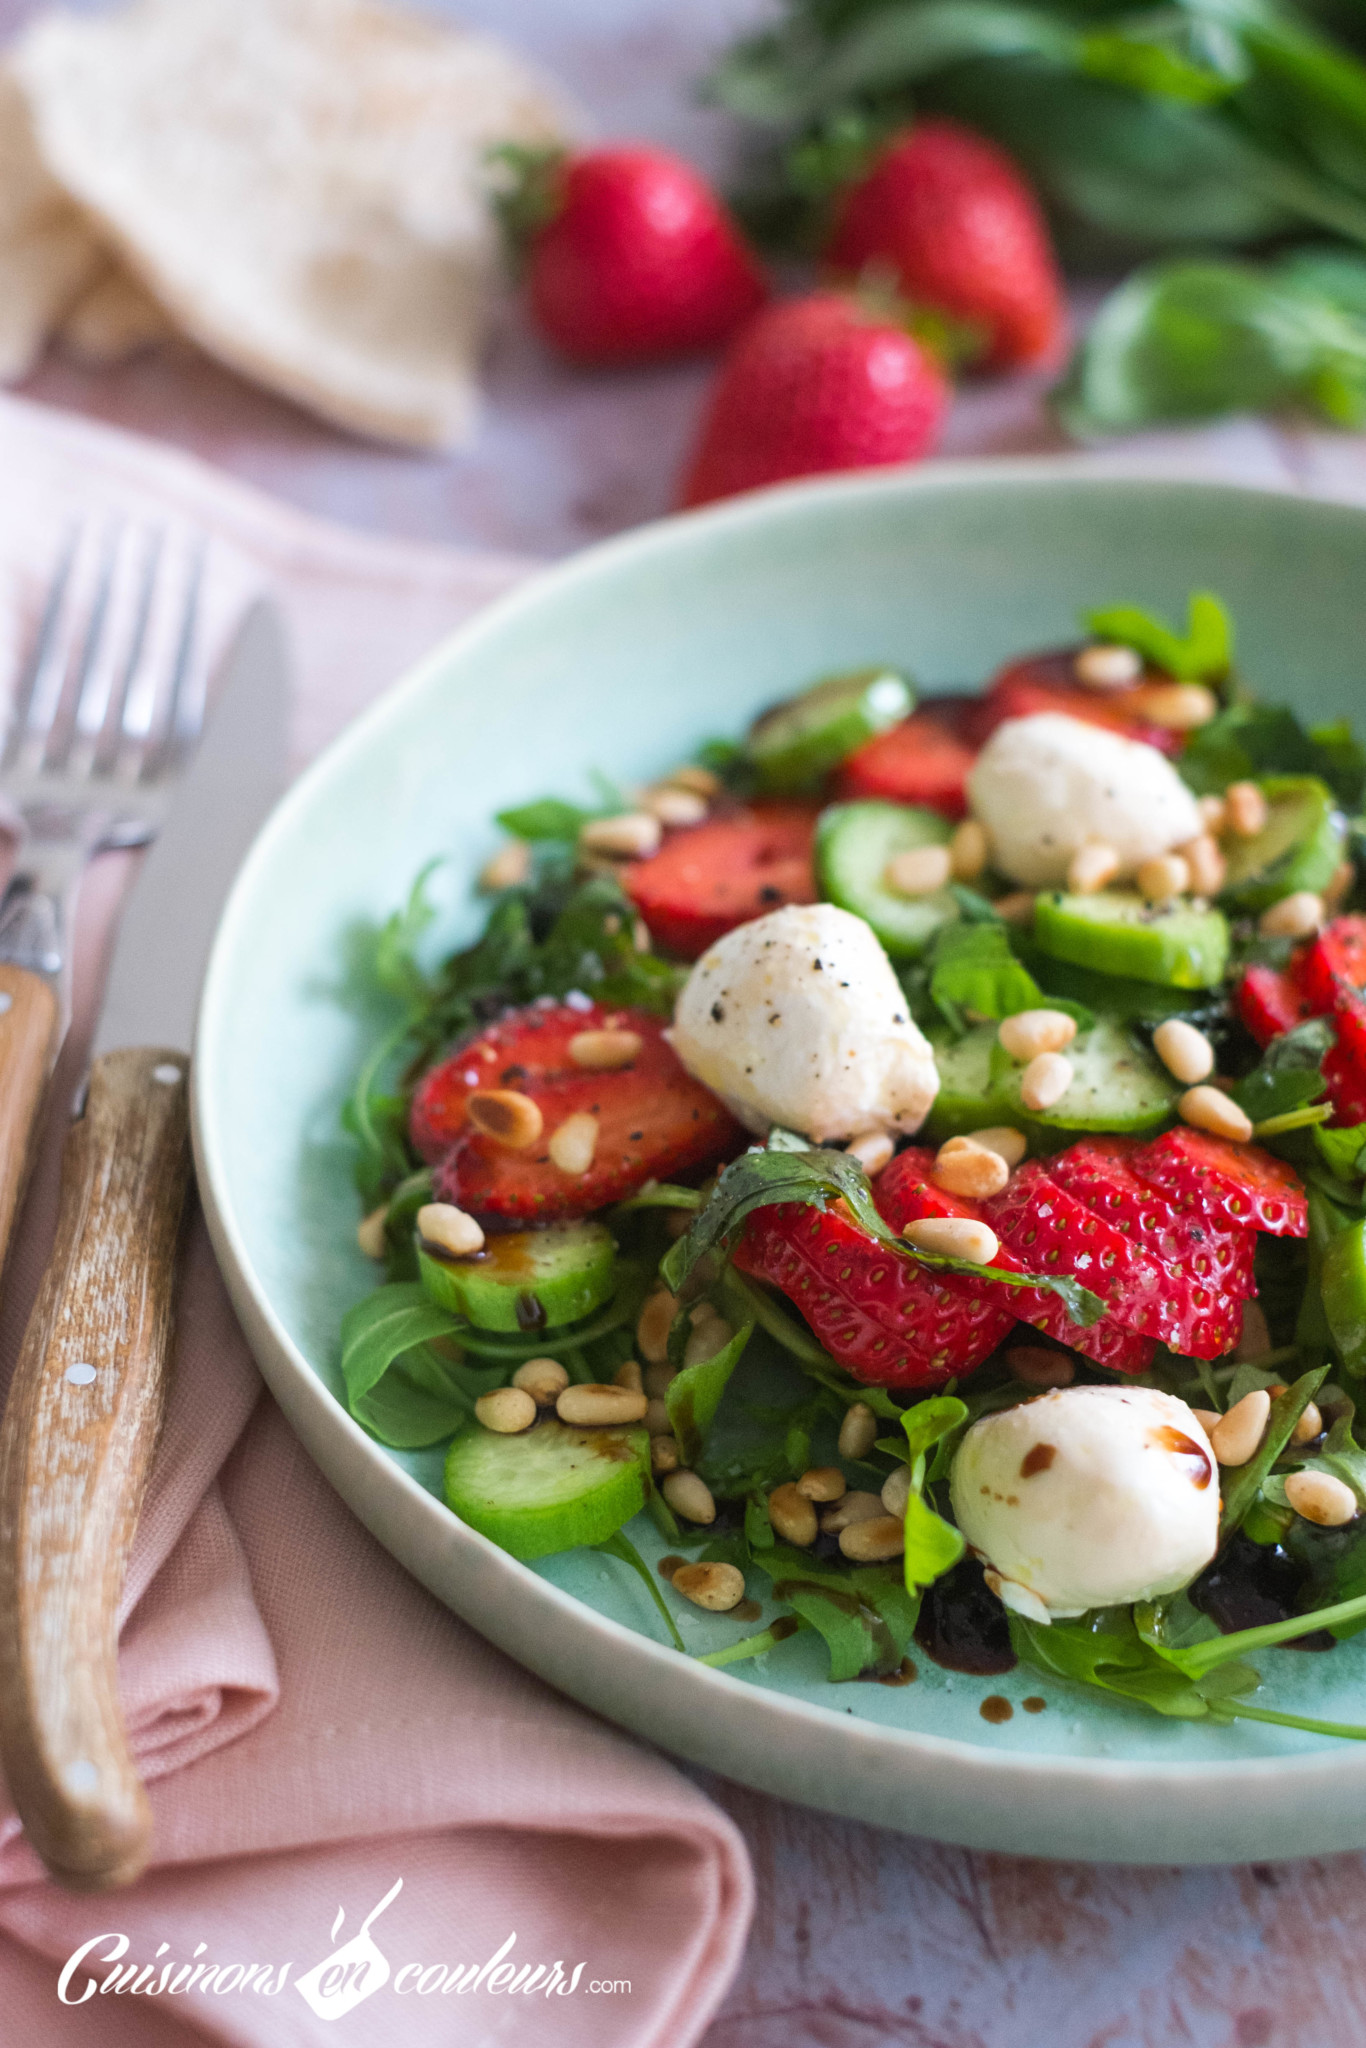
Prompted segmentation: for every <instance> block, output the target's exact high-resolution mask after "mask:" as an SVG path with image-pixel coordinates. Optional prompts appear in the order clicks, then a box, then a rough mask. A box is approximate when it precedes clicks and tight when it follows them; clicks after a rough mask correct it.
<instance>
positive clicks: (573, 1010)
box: [409, 998, 744, 1224]
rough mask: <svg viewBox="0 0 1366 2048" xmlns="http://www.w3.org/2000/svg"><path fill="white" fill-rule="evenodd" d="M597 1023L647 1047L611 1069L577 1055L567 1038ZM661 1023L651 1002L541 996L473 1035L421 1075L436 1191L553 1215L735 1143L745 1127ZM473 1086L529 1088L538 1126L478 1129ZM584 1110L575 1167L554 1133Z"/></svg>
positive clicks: (504, 1211) (478, 1208)
mask: <svg viewBox="0 0 1366 2048" xmlns="http://www.w3.org/2000/svg"><path fill="white" fill-rule="evenodd" d="M598 1030H614V1031H633V1032H635V1033H636V1035H637V1036H638V1038H639V1039H640V1051H639V1053H638V1054H637V1055H636V1057H635V1059H634V1060H632V1062H631V1064H630V1065H629V1066H625V1067H617V1068H613V1069H610V1070H606V1071H605V1070H603V1069H601V1068H597V1069H593V1068H585V1067H582V1066H579V1065H578V1064H577V1063H576V1062H575V1060H574V1058H573V1056H572V1053H571V1050H570V1048H571V1044H572V1041H573V1040H574V1039H575V1038H576V1037H577V1036H578V1035H579V1034H580V1033H581V1032H585V1031H598ZM664 1030H665V1020H664V1019H663V1018H660V1017H656V1016H653V1015H652V1014H651V1013H650V1012H649V1011H647V1010H607V1009H605V1008H603V1007H602V1005H600V1004H598V1003H590V1002H587V1001H586V1000H584V999H579V1000H577V1001H576V1002H573V1003H568V1002H565V1003H559V1002H555V1001H554V1000H553V999H550V998H542V999H541V1000H540V1001H538V1002H535V1003H531V1004H528V1005H527V1007H526V1008H525V1009H521V1010H512V1011H509V1012H508V1014H507V1015H506V1016H504V1017H502V1018H500V1019H499V1021H498V1022H497V1023H496V1024H491V1025H489V1026H488V1028H487V1029H486V1030H484V1031H481V1032H480V1033H479V1034H478V1035H477V1036H476V1037H474V1038H470V1039H467V1040H466V1041H465V1043H464V1044H463V1045H461V1046H460V1047H458V1048H457V1050H456V1051H455V1052H453V1053H451V1054H450V1055H449V1057H448V1058H446V1059H444V1060H443V1061H442V1062H441V1064H440V1066H438V1067H433V1068H432V1069H431V1071H430V1072H429V1073H428V1074H426V1075H425V1076H424V1077H423V1079H422V1081H421V1083H420V1085H419V1087H418V1090H417V1093H416V1094H415V1095H414V1097H413V1105H412V1110H411V1113H410V1118H409V1130H410V1133H411V1136H412V1141H413V1144H414V1145H415V1146H416V1147H417V1150H418V1151H419V1153H420V1154H421V1155H422V1157H423V1158H424V1159H427V1160H430V1161H431V1162H433V1164H435V1166H436V1173H435V1177H434V1179H435V1187H436V1191H437V1198H438V1200H440V1201H443V1202H454V1203H456V1205H457V1206H458V1207H459V1208H462V1209H467V1210H469V1211H470V1212H471V1213H472V1214H473V1215H475V1216H481V1217H488V1218H492V1219H497V1220H501V1221H509V1222H516V1223H518V1224H527V1223H548V1222H550V1221H551V1220H552V1219H553V1218H556V1217H563V1216H586V1215H588V1214H590V1212H591V1211H592V1210H594V1209H601V1208H603V1207H604V1206H605V1205H606V1204H607V1203H608V1202H619V1201H622V1200H624V1199H625V1197H626V1196H627V1195H631V1194H634V1193H635V1192H636V1190H637V1189H638V1188H639V1187H640V1186H641V1185H642V1184H643V1183H644V1182H645V1181H647V1180H651V1179H655V1180H663V1179H667V1178H669V1177H670V1176H671V1175H676V1174H680V1173H687V1172H689V1171H692V1170H695V1169H696V1168H698V1167H703V1166H710V1165H711V1164H713V1163H714V1162H715V1161H716V1160H718V1159H721V1158H724V1157H725V1156H726V1155H727V1154H728V1153H732V1152H734V1151H736V1150H737V1149H738V1148H739V1146H740V1144H741V1143H742V1142H743V1137H744V1134H743V1132H742V1131H741V1130H740V1129H739V1127H738V1126H737V1125H736V1124H735V1123H734V1122H733V1121H732V1119H731V1117H730V1115H729V1114H728V1112H727V1111H726V1110H725V1109H723V1108H722V1106H721V1104H720V1103H719V1102H718V1101H717V1099H716V1097H715V1096H714V1095H712V1094H711V1093H710V1092H709V1091H708V1090H707V1089H705V1088H703V1087H702V1086H701V1085H700V1083H698V1082H696V1081H694V1080H693V1079H692V1077H691V1075H689V1074H687V1073H685V1072H684V1070H683V1067H682V1066H681V1065H680V1063H679V1061H678V1058H677V1056H676V1054H675V1053H674V1051H673V1048H672V1047H671V1046H670V1045H669V1044H668V1043H667V1041H666V1040H665V1038H664V1035H663V1034H664ZM478 1089H512V1090H514V1091H516V1092H517V1093H518V1094H521V1095H526V1096H529V1097H530V1098H531V1100H532V1101H533V1102H534V1103H535V1104H536V1107H537V1108H538V1109H539V1110H540V1112H541V1117H542V1122H543V1129H542V1133H541V1136H540V1137H539V1138H538V1139H537V1140H536V1141H535V1143H533V1144H531V1145H528V1146H527V1147H526V1148H525V1149H523V1150H520V1151H513V1150H511V1149H510V1148H509V1147H508V1146H506V1145H500V1144H498V1143H497V1142H496V1141H495V1140H494V1139H493V1138H490V1137H486V1136H485V1135H484V1133H483V1132H482V1131H479V1130H476V1129H475V1127H474V1125H473V1124H472V1123H471V1122H470V1120H469V1115H468V1105H469V1098H470V1097H471V1095H473V1094H474V1093H475V1091H476V1090H478ZM581 1112H586V1113H587V1114H588V1115H590V1116H593V1117H596V1118H597V1124H598V1133H597V1145H596V1148H595V1150H594V1153H593V1162H592V1165H591V1166H590V1167H589V1168H588V1170H587V1172H586V1173H580V1174H570V1173H566V1172H563V1171H562V1170H561V1169H560V1168H559V1167H558V1166H556V1165H555V1163H554V1161H553V1160H552V1158H551V1156H550V1152H549V1140H550V1139H551V1137H552V1136H553V1135H554V1133H555V1131H556V1130H557V1129H558V1128H559V1126H560V1125H561V1124H562V1123H563V1122H564V1120H565V1118H566V1117H568V1116H573V1115H575V1114H576V1113H581Z"/></svg>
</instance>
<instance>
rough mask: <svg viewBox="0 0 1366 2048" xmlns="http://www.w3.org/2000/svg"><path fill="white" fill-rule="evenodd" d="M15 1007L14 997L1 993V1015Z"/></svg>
mask: <svg viewBox="0 0 1366 2048" xmlns="http://www.w3.org/2000/svg"><path fill="white" fill-rule="evenodd" d="M13 1008H14V997H13V996H7V995H2V994H0V1017H3V1016H4V1014H5V1012H6V1010H12V1009H13Z"/></svg>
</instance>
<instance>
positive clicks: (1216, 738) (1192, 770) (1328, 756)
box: [1176, 704, 1366, 810]
mask: <svg viewBox="0 0 1366 2048" xmlns="http://www.w3.org/2000/svg"><path fill="white" fill-rule="evenodd" d="M1176 765H1177V767H1178V769H1179V770H1180V773H1181V775H1182V777H1183V779H1184V780H1185V782H1186V783H1187V784H1188V785H1189V786H1190V788H1191V789H1193V790H1194V791H1195V794H1196V795H1197V796H1217V795H1219V794H1221V793H1222V792H1223V791H1224V790H1225V789H1226V788H1227V787H1228V785H1229V783H1230V782H1245V781H1248V780H1251V779H1254V778H1255V777H1257V776H1259V775H1317V776H1318V778H1319V780H1320V781H1321V782H1325V783H1327V785H1328V787H1329V788H1330V789H1331V790H1332V792H1333V794H1334V796H1336V798H1337V800H1338V802H1339V803H1340V804H1344V805H1346V806H1347V808H1348V809H1349V810H1352V809H1355V808H1356V807H1357V805H1359V804H1360V802H1361V799H1362V792H1363V789H1366V752H1363V750H1362V748H1361V747H1360V745H1359V744H1358V743H1357V741H1356V739H1355V738H1354V736H1353V734H1352V730H1351V727H1350V726H1349V725H1347V724H1346V722H1345V721H1343V722H1341V723H1339V724H1337V725H1320V726H1313V727H1311V728H1309V729H1308V730H1306V728H1305V727H1304V726H1302V725H1301V724H1300V721H1299V719H1298V718H1296V716H1295V714H1294V712H1293V711H1290V710H1288V709H1287V708H1286V707H1285V706H1284V705H1281V704H1230V705H1228V706H1227V707H1226V708H1225V709H1224V710H1223V711H1220V712H1218V713H1216V715H1215V716H1214V717H1213V718H1211V719H1210V720H1209V722H1208V723H1207V724H1205V725H1202V726H1199V727H1197V728H1196V730H1195V731H1194V732H1193V733H1191V734H1189V735H1188V737H1187V740H1186V744H1185V746H1184V747H1183V748H1182V750H1181V756H1180V759H1179V760H1178V761H1177V764H1176Z"/></svg>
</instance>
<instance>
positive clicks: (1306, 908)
mask: <svg viewBox="0 0 1366 2048" xmlns="http://www.w3.org/2000/svg"><path fill="white" fill-rule="evenodd" d="M1322 923H1323V898H1322V896H1316V895H1315V894H1314V891H1313V890H1312V889H1296V890H1295V892H1294V894H1293V895H1291V896H1282V898H1281V900H1280V902H1279V903H1273V904H1272V906H1271V908H1270V909H1269V910H1264V911H1263V912H1262V914H1261V916H1260V917H1259V918H1258V919H1257V930H1258V932H1259V933H1260V934H1261V936H1262V938H1264V939H1307V938H1310V937H1311V936H1312V935H1313V933H1315V932H1316V931H1317V930H1318V928H1319V926H1320V925H1321V924H1322Z"/></svg>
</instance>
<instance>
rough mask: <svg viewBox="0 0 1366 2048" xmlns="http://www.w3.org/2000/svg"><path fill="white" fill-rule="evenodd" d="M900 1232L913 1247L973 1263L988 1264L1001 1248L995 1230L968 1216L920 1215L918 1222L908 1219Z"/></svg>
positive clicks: (977, 1264) (975, 1264)
mask: <svg viewBox="0 0 1366 2048" xmlns="http://www.w3.org/2000/svg"><path fill="white" fill-rule="evenodd" d="M901 1234H902V1236H903V1237H904V1238H905V1240H906V1242H907V1244H913V1245H914V1246H915V1247H916V1249H917V1251H922V1252H938V1253H939V1254H940V1255H941V1257H943V1258H946V1259H968V1260H970V1261H971V1263H972V1264H973V1265H974V1266H989V1265H990V1264H991V1262H992V1260H993V1259H994V1258H995V1256H996V1254H997V1252H998V1251H999V1250H1000V1249H1001V1240H1000V1238H999V1237H997V1235H996V1232H995V1231H994V1230H992V1229H991V1228H990V1226H989V1225H988V1224H985V1223H977V1222H974V1220H973V1218H972V1217H971V1216H922V1217H921V1218H920V1219H919V1221H918V1222H915V1223H908V1224H907V1225H906V1228H905V1229H904V1230H903V1231H902V1233H901Z"/></svg>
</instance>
